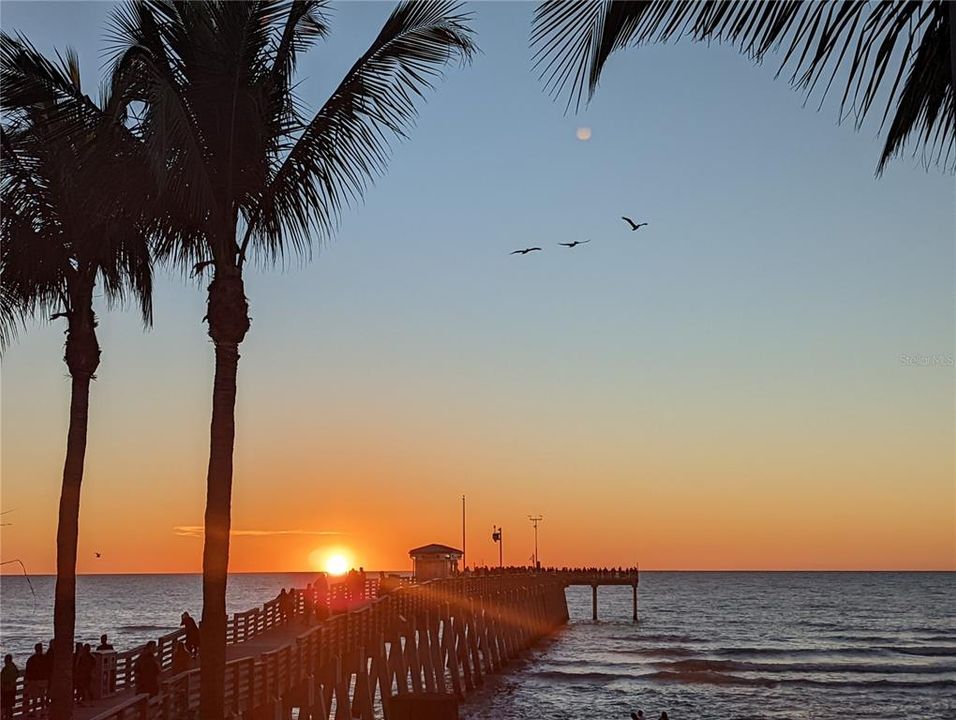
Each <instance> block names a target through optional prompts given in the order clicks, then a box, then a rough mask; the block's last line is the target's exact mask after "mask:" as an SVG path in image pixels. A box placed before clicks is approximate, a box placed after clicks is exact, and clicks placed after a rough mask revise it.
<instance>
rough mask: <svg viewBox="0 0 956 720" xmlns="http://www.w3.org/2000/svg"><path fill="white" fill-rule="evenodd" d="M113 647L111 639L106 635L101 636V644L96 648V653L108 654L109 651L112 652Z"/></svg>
mask: <svg viewBox="0 0 956 720" xmlns="http://www.w3.org/2000/svg"><path fill="white" fill-rule="evenodd" d="M112 649H113V646H112V645H110V642H109V638H108V637H106V635H105V634H103V635H100V644H99V645H97V646H96V652H106V651H107V650H112Z"/></svg>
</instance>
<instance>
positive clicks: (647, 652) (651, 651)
mask: <svg viewBox="0 0 956 720" xmlns="http://www.w3.org/2000/svg"><path fill="white" fill-rule="evenodd" d="M626 652H627V654H628V655H641V656H644V657H693V656H694V655H699V654H700V650H695V649H693V648H685V647H657V648H628V649H627V651H626Z"/></svg>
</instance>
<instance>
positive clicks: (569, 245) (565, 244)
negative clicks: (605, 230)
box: [558, 239, 591, 248]
mask: <svg viewBox="0 0 956 720" xmlns="http://www.w3.org/2000/svg"><path fill="white" fill-rule="evenodd" d="M589 242H591V240H590V239H588V240H575V241H574V242H569V243H558V245H564V247H569V248H571V247H574V246H575V245H584V243H589Z"/></svg>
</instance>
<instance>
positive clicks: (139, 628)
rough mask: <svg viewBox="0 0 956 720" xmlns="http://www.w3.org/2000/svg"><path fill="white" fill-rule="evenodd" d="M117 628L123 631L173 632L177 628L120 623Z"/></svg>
mask: <svg viewBox="0 0 956 720" xmlns="http://www.w3.org/2000/svg"><path fill="white" fill-rule="evenodd" d="M116 629H117V631H123V632H154V631H155V632H172V631H173V630H175V628H172V627H170V626H168V625H118V626H117V627H116Z"/></svg>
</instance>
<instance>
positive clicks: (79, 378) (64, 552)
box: [49, 286, 100, 720]
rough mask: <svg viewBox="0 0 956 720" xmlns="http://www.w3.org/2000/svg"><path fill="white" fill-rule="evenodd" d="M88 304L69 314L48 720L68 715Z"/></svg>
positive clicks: (94, 360) (89, 342)
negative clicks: (65, 422)
mask: <svg viewBox="0 0 956 720" xmlns="http://www.w3.org/2000/svg"><path fill="white" fill-rule="evenodd" d="M91 306H92V286H91V287H90V305H89V306H87V308H86V309H85V310H84V311H79V312H74V313H70V315H69V323H70V327H69V330H68V331H67V340H66V358H65V359H66V364H67V366H68V367H69V369H70V374H71V375H72V386H73V387H72V394H71V398H70V428H69V431H68V434H67V440H66V461H65V462H64V464H63V486H62V489H61V490H60V515H59V522H58V524H57V529H56V590H55V594H54V600H53V667H52V671H51V674H50V687H49V693H50V715H51V718H52V720H70V718H72V717H73V636H74V631H75V628H76V546H77V538H78V536H79V529H80V486H81V485H82V483H83V464H84V461H85V459H86V434H87V426H88V418H89V408H90V381H91V380H92V378H93V373H94V372H95V371H96V368H97V366H98V365H99V358H100V349H99V344H98V343H97V341H96V331H95V329H94V328H95V326H96V323H95V319H94V317H93V311H92V307H91Z"/></svg>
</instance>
